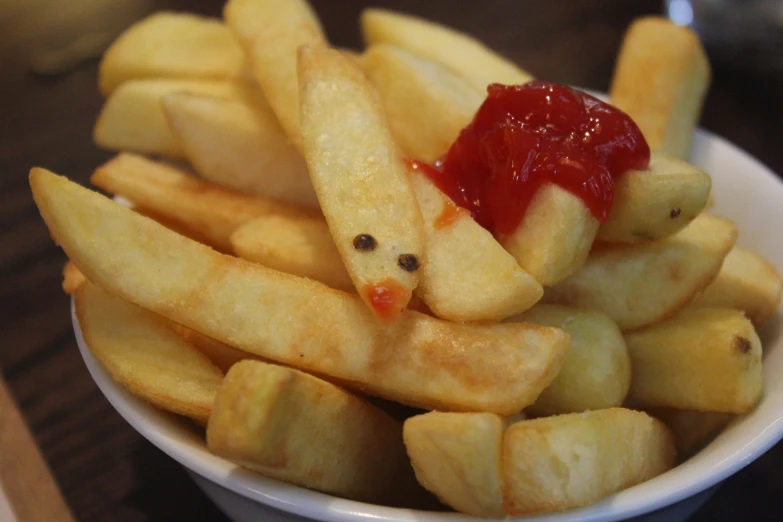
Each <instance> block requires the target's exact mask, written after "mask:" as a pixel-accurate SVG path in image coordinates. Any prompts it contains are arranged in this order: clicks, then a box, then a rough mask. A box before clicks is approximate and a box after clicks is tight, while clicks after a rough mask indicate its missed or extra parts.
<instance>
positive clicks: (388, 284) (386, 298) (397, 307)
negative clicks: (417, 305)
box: [363, 279, 411, 322]
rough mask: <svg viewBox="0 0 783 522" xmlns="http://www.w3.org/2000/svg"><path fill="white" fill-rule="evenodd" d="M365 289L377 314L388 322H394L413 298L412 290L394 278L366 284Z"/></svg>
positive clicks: (366, 296)
mask: <svg viewBox="0 0 783 522" xmlns="http://www.w3.org/2000/svg"><path fill="white" fill-rule="evenodd" d="M363 291H364V296H365V298H366V299H367V301H368V302H369V303H370V305H371V306H372V308H373V310H374V311H375V315H377V316H378V317H380V318H381V319H383V320H384V321H387V322H393V321H394V320H395V319H396V318H397V316H399V315H400V314H401V313H402V312H403V311H404V310H405V306H406V305H407V304H408V301H409V300H410V298H411V294H410V292H409V291H408V290H407V289H405V288H404V287H403V286H402V285H401V284H400V283H398V282H397V281H395V280H394V279H383V280H381V281H378V282H377V283H371V284H368V285H365V287H364V290H363Z"/></svg>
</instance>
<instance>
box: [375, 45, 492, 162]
mask: <svg viewBox="0 0 783 522" xmlns="http://www.w3.org/2000/svg"><path fill="white" fill-rule="evenodd" d="M361 63H362V68H363V69H364V72H365V73H366V74H367V77H368V78H369V79H370V81H371V82H373V84H374V85H375V86H376V87H377V88H378V92H379V93H380V95H381V100H383V106H384V109H385V111H386V115H387V116H388V118H389V126H390V127H391V131H392V134H393V135H394V138H395V140H397V143H398V144H399V146H400V148H401V149H402V151H403V153H404V154H405V155H406V156H408V157H410V158H414V159H417V160H421V161H425V162H427V163H434V162H435V161H436V160H438V159H440V158H441V157H442V156H443V155H444V154H446V152H448V150H449V147H451V144H452V143H453V142H454V141H455V140H456V139H457V137H458V136H459V133H460V131H461V130H462V129H463V128H464V127H466V126H467V125H468V124H469V123H470V121H471V120H472V119H473V115H474V114H475V113H476V110H478V108H479V106H480V105H481V103H482V102H483V101H484V97H485V95H486V94H485V92H484V91H482V90H479V89H477V88H476V87H475V86H473V85H471V84H470V83H469V82H468V81H467V80H466V79H465V78H463V77H461V76H459V75H458V74H457V73H455V72H452V71H451V70H450V69H448V68H447V67H446V66H443V65H441V64H439V63H438V62H436V61H433V60H429V59H427V58H424V57H421V56H418V55H416V54H414V53H411V52H409V51H406V50H404V49H400V48H398V47H393V46H391V45H385V44H378V45H372V46H370V48H369V49H367V51H365V53H364V55H363V56H362V62H361Z"/></svg>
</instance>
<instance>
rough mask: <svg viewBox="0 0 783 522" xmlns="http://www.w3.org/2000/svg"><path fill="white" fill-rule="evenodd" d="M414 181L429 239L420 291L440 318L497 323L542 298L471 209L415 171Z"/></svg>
mask: <svg viewBox="0 0 783 522" xmlns="http://www.w3.org/2000/svg"><path fill="white" fill-rule="evenodd" d="M410 179H411V182H412V184H413V189H414V192H415V193H416V198H417V200H418V202H419V208H420V209H421V213H422V216H423V217H424V230H425V235H426V239H427V243H426V247H425V255H424V259H425V262H424V264H423V265H422V269H421V279H420V281H419V287H418V288H417V289H416V295H418V296H419V297H421V298H422V300H423V301H424V302H425V303H426V304H427V306H428V307H429V308H430V310H432V312H433V313H434V314H435V315H436V316H438V317H442V318H443V319H449V320H452V321H493V320H494V321H497V320H500V319H504V318H506V317H509V316H512V315H514V314H517V313H520V312H522V311H524V310H527V309H528V308H530V307H531V306H533V305H534V304H535V303H536V302H537V301H538V300H539V299H541V296H542V295H543V289H542V288H541V285H539V284H538V283H537V282H536V280H535V279H533V277H531V276H530V274H528V273H526V272H525V271H524V270H523V269H522V268H520V266H519V265H518V264H517V262H516V261H515V260H514V258H513V257H511V255H509V254H508V252H506V251H505V250H504V249H503V247H501V246H500V244H499V243H498V242H497V241H495V238H493V237H492V234H490V233H489V232H488V231H487V230H485V229H484V228H482V227H481V226H480V225H479V224H478V223H476V222H475V221H474V220H473V218H471V217H470V214H469V213H468V212H464V211H460V210H459V209H458V208H457V207H456V206H455V205H454V203H453V202H452V201H451V199H449V197H448V196H446V195H445V194H444V193H443V192H441V191H440V190H438V188H437V187H436V186H435V185H434V184H433V183H432V181H430V180H429V179H428V178H427V177H426V176H425V175H423V174H422V173H420V172H418V171H417V170H411V171H410Z"/></svg>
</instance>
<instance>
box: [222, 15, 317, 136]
mask: <svg viewBox="0 0 783 522" xmlns="http://www.w3.org/2000/svg"><path fill="white" fill-rule="evenodd" d="M223 17H224V18H225V19H226V23H227V24H228V27H229V28H230V29H231V31H232V32H233V33H234V36H235V37H236V38H237V40H239V43H240V44H241V45H242V47H243V48H244V50H245V54H246V56H247V59H248V62H249V63H250V67H251V69H252V71H253V75H254V76H255V79H256V81H257V82H258V84H259V85H260V86H261V90H262V91H264V96H265V97H266V99H267V100H269V105H270V106H271V107H272V110H273V111H274V112H275V114H277V118H278V119H279V120H280V124H281V125H282V126H283V129H285V132H286V134H288V137H289V138H290V139H291V141H293V142H294V144H296V145H297V146H298V145H299V143H300V131H299V110H300V103H299V82H298V80H297V65H296V52H297V49H299V47H301V46H303V45H310V46H322V45H326V37H325V36H324V34H323V30H322V29H321V24H320V22H319V21H318V17H317V16H316V14H315V12H314V11H313V9H312V7H310V5H309V4H308V3H307V0H230V1H229V2H227V3H226V5H225V7H224V8H223Z"/></svg>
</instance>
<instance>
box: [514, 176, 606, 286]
mask: <svg viewBox="0 0 783 522" xmlns="http://www.w3.org/2000/svg"><path fill="white" fill-rule="evenodd" d="M598 225H599V223H598V220H597V219H595V218H594V217H593V215H592V214H591V213H590V209H588V208H587V207H586V206H585V204H584V203H583V202H582V200H581V199H579V198H578V197H577V196H574V195H573V194H571V193H570V192H568V191H567V190H565V189H562V188H560V187H558V186H557V185H554V184H551V183H550V184H546V185H544V186H542V187H541V188H539V189H538V192H537V193H536V195H535V196H534V197H533V200H532V201H531V202H530V206H529V207H528V209H527V211H526V212H525V217H524V218H522V222H521V223H520V224H519V226H518V227H517V229H516V230H515V231H514V232H513V233H511V234H510V235H508V236H506V237H501V238H500V243H501V244H502V245H503V247H504V248H505V249H506V250H508V252H509V253H510V254H511V255H512V256H514V258H515V259H516V260H517V262H518V263H519V266H521V267H522V268H523V269H524V270H525V271H527V272H528V273H529V274H530V275H532V276H533V278H534V279H535V280H536V281H538V282H539V283H541V285H543V286H552V285H554V284H556V283H558V282H560V281H562V280H563V279H565V278H566V277H568V276H570V275H571V274H573V273H574V272H576V271H577V270H579V268H580V267H581V266H582V265H583V264H584V262H585V260H586V259H587V255H588V254H589V252H590V247H591V246H592V244H593V240H594V239H595V235H596V233H597V232H598Z"/></svg>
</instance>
